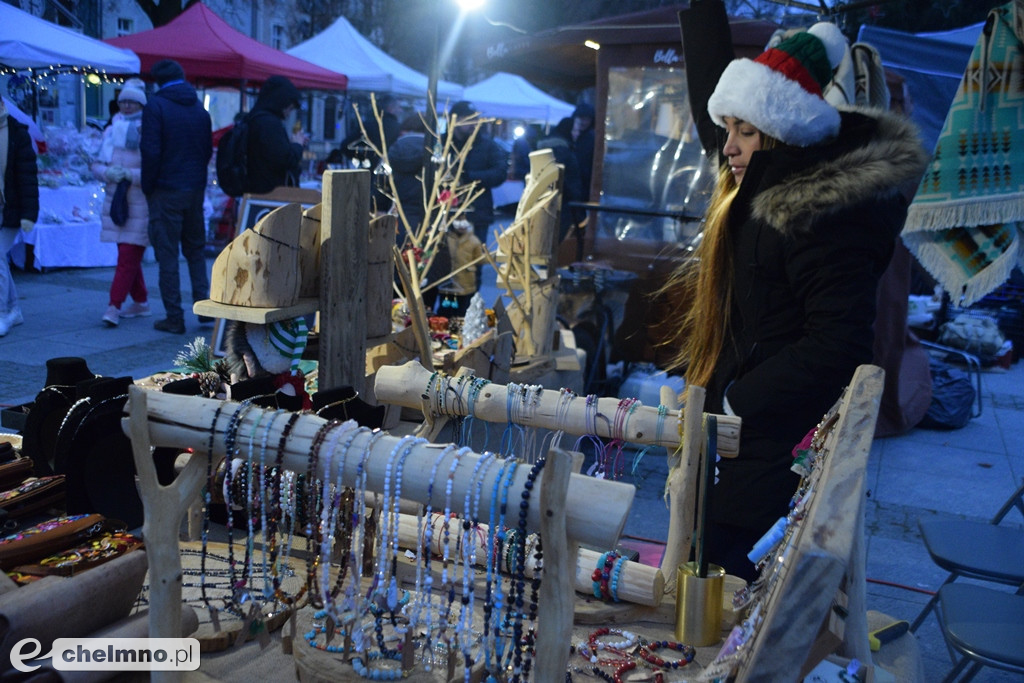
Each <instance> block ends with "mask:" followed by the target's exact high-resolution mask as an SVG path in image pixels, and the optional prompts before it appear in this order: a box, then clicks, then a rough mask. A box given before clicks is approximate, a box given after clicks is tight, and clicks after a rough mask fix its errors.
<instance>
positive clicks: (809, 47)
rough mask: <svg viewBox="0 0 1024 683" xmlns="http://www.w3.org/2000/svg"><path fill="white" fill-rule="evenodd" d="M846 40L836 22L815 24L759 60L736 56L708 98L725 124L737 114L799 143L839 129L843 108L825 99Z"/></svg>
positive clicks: (716, 117) (782, 138)
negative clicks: (824, 92) (825, 91)
mask: <svg viewBox="0 0 1024 683" xmlns="http://www.w3.org/2000/svg"><path fill="white" fill-rule="evenodd" d="M845 46H846V38H845V37H844V36H843V34H842V32H841V31H840V30H839V29H838V28H837V27H836V26H835V25H834V24H830V23H827V22H821V23H819V24H815V25H814V26H812V27H811V28H810V29H809V30H808V31H803V32H800V33H797V34H794V35H792V36H790V37H789V38H786V39H785V40H783V41H782V42H780V43H779V44H778V45H776V46H775V47H771V48H768V49H767V50H765V51H764V52H763V53H761V55H760V56H758V57H757V58H756V59H753V60H751V59H736V60H733V61H732V62H731V63H730V64H729V66H727V67H726V68H725V71H723V72H722V77H721V78H720V79H719V80H718V86H717V87H716V88H715V92H714V93H713V94H712V95H711V99H709V100H708V113H709V114H710V115H711V118H712V120H713V121H714V122H715V123H716V124H718V125H719V126H722V127H725V122H724V120H723V119H724V117H726V116H733V117H736V118H738V119H742V120H744V121H746V122H747V123H750V124H752V125H753V126H754V127H756V128H757V129H758V130H759V131H761V132H762V133H764V134H766V135H769V136H771V137H773V138H775V139H776V140H780V141H781V142H783V143H785V144H788V145H794V146H796V147H807V146H809V145H814V144H817V143H819V142H822V141H824V140H827V139H828V138H830V137H834V136H835V135H836V134H837V133H838V132H839V111H838V110H836V108H835V107H833V106H832V105H831V104H829V103H828V102H826V101H825V100H824V99H823V98H822V92H823V91H824V89H825V86H827V85H828V83H829V81H831V80H832V70H833V69H835V68H836V67H837V66H838V65H839V62H840V61H841V60H842V57H843V54H844V48H845Z"/></svg>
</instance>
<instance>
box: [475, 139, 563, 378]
mask: <svg viewBox="0 0 1024 683" xmlns="http://www.w3.org/2000/svg"><path fill="white" fill-rule="evenodd" d="M564 172H565V169H563V168H562V167H561V166H560V165H558V164H557V163H555V155H554V153H553V152H552V151H551V150H550V149H544V150H538V151H536V152H531V153H530V174H529V175H528V176H527V179H526V187H525V189H524V190H523V196H522V197H521V198H520V200H519V205H518V207H517V209H516V218H515V221H514V222H513V223H512V225H510V226H509V227H508V228H506V229H505V230H504V231H503V232H502V233H501V234H500V235H498V252H497V254H496V255H495V263H493V264H492V265H494V266H495V270H496V271H497V276H498V284H499V286H504V287H505V290H506V294H507V295H508V296H509V297H510V298H511V300H512V302H513V306H512V308H511V309H509V317H510V319H511V321H512V326H513V328H514V329H515V330H516V331H517V341H516V348H517V349H519V351H520V357H521V358H517V361H519V362H526V361H527V360H528V359H536V358H538V357H545V356H548V355H550V354H551V348H552V344H553V340H554V331H555V316H556V314H557V313H558V276H557V275H556V274H555V265H556V251H557V248H558V245H557V241H558V225H559V216H560V215H561V206H562V176H563V174H564Z"/></svg>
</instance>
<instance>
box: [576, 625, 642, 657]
mask: <svg viewBox="0 0 1024 683" xmlns="http://www.w3.org/2000/svg"><path fill="white" fill-rule="evenodd" d="M609 635H611V636H620V637H621V638H622V640H613V641H601V640H599V639H600V638H603V637H604V636H609ZM639 640H640V638H639V636H637V634H635V633H633V632H631V631H626V630H623V629H618V628H609V627H602V628H599V629H597V630H596V631H594V632H593V633H591V634H590V636H589V637H588V638H587V644H588V645H589V646H590V648H591V649H592V650H616V651H619V652H623V651H625V650H628V649H629V648H631V647H633V646H635V645H636V644H637V642H639Z"/></svg>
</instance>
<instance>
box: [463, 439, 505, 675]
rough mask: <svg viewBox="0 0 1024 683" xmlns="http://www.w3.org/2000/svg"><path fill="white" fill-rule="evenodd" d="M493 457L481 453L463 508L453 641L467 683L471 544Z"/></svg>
mask: <svg viewBox="0 0 1024 683" xmlns="http://www.w3.org/2000/svg"><path fill="white" fill-rule="evenodd" d="M495 457H496V456H495V454H494V453H484V454H483V455H481V456H480V457H479V458H478V459H477V461H476V465H475V466H474V467H473V473H472V475H471V476H470V479H469V484H467V486H466V495H465V499H464V502H463V506H462V551H463V552H462V607H461V609H460V611H459V621H458V623H457V624H456V627H455V632H456V639H457V640H458V641H459V644H460V646H461V649H462V655H463V660H464V664H465V667H464V668H465V676H466V683H468V681H469V676H470V672H471V669H472V668H473V662H472V657H471V656H470V652H471V648H472V645H473V637H472V636H473V633H472V624H473V602H474V598H475V592H476V586H475V577H476V569H475V568H474V565H475V564H476V546H475V544H474V541H475V537H476V530H477V529H479V527H480V495H481V493H482V489H483V482H484V479H485V478H486V475H487V471H488V470H489V469H490V467H491V465H492V464H494V459H495ZM473 493H475V494H476V500H475V503H472V502H471V495H472V494H473Z"/></svg>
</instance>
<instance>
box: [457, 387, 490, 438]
mask: <svg viewBox="0 0 1024 683" xmlns="http://www.w3.org/2000/svg"><path fill="white" fill-rule="evenodd" d="M490 382H491V380H489V379H484V378H481V377H473V378H471V379H470V380H469V389H468V390H467V392H466V393H467V399H466V419H465V420H464V421H463V423H462V436H461V438H460V439H459V445H460V446H469V445H470V444H471V441H472V438H473V420H474V419H475V417H476V399H477V396H479V395H480V390H481V389H483V388H484V386H486V385H487V384H490ZM487 438H488V430H486V429H485V430H484V445H483V448H482V449H481V450H485V451H486V450H487Z"/></svg>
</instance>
